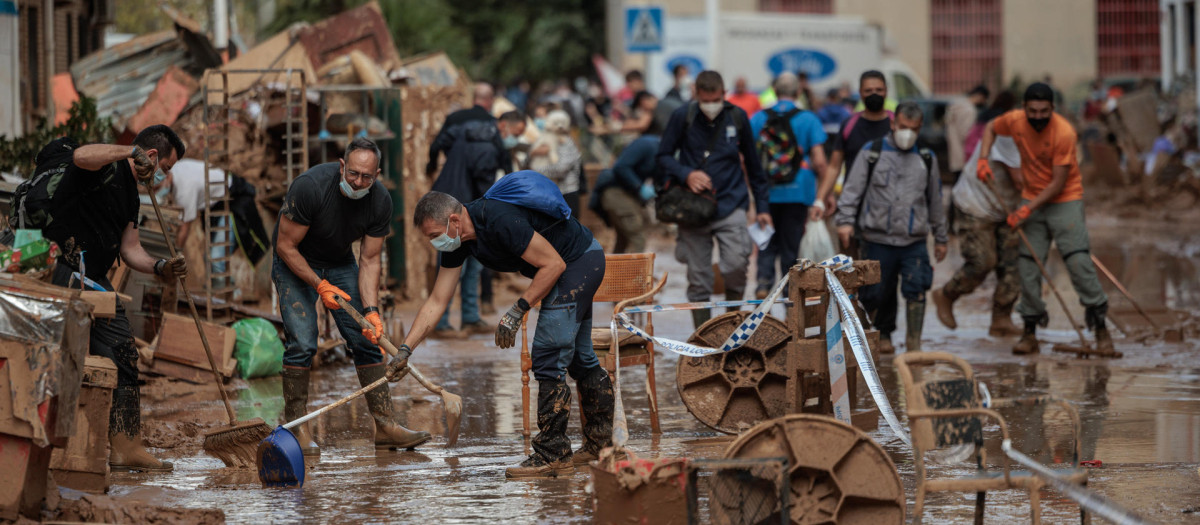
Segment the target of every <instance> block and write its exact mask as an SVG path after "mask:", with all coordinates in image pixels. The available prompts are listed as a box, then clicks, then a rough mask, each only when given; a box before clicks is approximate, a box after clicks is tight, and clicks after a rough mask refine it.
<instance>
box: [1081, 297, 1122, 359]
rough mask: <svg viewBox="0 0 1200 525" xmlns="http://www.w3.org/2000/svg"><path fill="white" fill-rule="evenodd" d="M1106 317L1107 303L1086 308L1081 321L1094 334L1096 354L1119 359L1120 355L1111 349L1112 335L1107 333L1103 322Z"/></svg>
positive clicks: (1106, 327)
mask: <svg viewBox="0 0 1200 525" xmlns="http://www.w3.org/2000/svg"><path fill="white" fill-rule="evenodd" d="M1106 315H1108V303H1103V304H1098V305H1096V306H1089V307H1087V308H1086V309H1085V310H1084V313H1083V319H1084V322H1086V323H1087V327H1088V328H1089V329H1091V330H1092V332H1093V333H1095V334H1096V352H1098V353H1100V354H1105V355H1111V356H1117V357H1120V353H1119V352H1117V350H1116V348H1114V347H1113V342H1112V335H1110V334H1109V333H1108V326H1107V325H1106V324H1105V320H1104V318H1105V316H1106Z"/></svg>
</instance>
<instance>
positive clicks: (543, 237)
mask: <svg viewBox="0 0 1200 525" xmlns="http://www.w3.org/2000/svg"><path fill="white" fill-rule="evenodd" d="M510 176H511V177H517V176H526V177H528V176H533V177H541V176H542V175H540V174H538V173H537V172H533V171H522V172H518V173H516V174H513V175H510ZM546 182H548V183H549V181H546ZM551 184H552V183H551ZM551 188H553V186H551ZM548 191H549V192H555V190H554V189H549V190H548ZM543 197H545V196H543ZM548 200H550V201H552V202H556V203H557V206H558V208H557V209H559V210H562V209H564V208H566V202H565V201H563V200H562V198H561V195H553V196H551V197H549V199H548ZM559 216H563V215H559ZM413 224H414V225H416V226H417V228H418V229H420V230H421V233H422V234H423V235H425V237H426V238H428V239H429V240H430V242H431V243H432V244H433V247H434V248H435V249H437V250H438V251H440V252H442V254H443V257H442V261H441V268H440V269H439V270H438V275H437V281H436V282H435V283H434V285H433V292H432V293H430V294H429V298H428V299H426V300H425V304H423V305H421V309H420V310H419V312H418V313H417V318H416V319H415V320H414V321H413V324H412V330H410V331H409V333H408V337H406V338H405V340H404V345H402V347H401V350H402V351H403V350H405V349H410V350H409V351H411V348H414V347H416V346H417V345H418V344H420V343H421V341H422V340H423V339H424V338H425V335H426V334H427V333H428V332H429V328H430V325H432V324H433V320H434V319H437V317H438V316H439V315H441V313H442V311H443V310H445V309H446V306H447V305H448V304H449V303H450V299H451V296H452V294H453V292H454V285H455V283H457V282H458V273H459V271H460V270H459V269H460V268H461V267H462V265H463V261H465V260H466V259H467V257H474V258H476V259H478V260H479V261H480V262H481V263H483V265H484V266H486V267H488V268H491V269H493V270H496V271H502V272H520V273H521V274H522V275H524V276H525V277H528V278H531V279H532V282H530V283H529V287H528V288H527V289H526V290H525V291H524V292H522V293H521V297H520V298H518V299H517V302H516V304H514V305H513V306H512V308H510V309H509V310H508V313H506V314H504V317H503V318H502V319H501V321H500V325H499V326H498V327H497V328H496V345H497V346H499V347H500V348H511V347H513V345H515V344H516V338H517V330H518V329H519V328H520V326H521V319H522V318H524V316H525V314H526V313H528V312H529V310H530V308H531V307H532V306H533V305H537V304H538V303H539V302H540V303H541V306H540V308H539V313H538V321H537V327H536V329H535V331H534V335H533V344H532V346H531V348H530V351H529V355H530V358H531V359H532V360H533V372H534V377H535V378H536V379H537V381H538V402H537V424H538V434H537V436H535V437H534V438H533V454H531V455H530V456H529V458H528V459H526V460H525V461H523V462H522V463H521V464H520V465H518V466H515V467H509V468H508V469H506V470H505V476H506V477H508V478H548V477H557V476H560V475H569V474H571V473H572V472H574V470H575V469H574V465H579V464H586V463H587V462H588V461H592V460H595V459H596V458H597V457H598V455H599V453H600V450H601V449H602V448H604V447H606V446H609V445H610V444H611V438H612V420H613V403H614V399H613V388H612V382H611V381H610V380H609V377H608V372H606V371H605V370H604V369H603V368H602V367H601V366H600V362H599V360H598V359H597V358H596V353H595V351H593V349H592V334H591V331H592V297H594V296H595V294H596V290H597V289H598V288H599V287H600V281H602V280H603V279H604V251H603V250H602V249H601V248H600V243H599V242H598V241H596V239H595V237H593V236H592V232H591V230H588V229H587V227H585V226H583V225H582V224H580V223H579V221H578V220H576V218H575V216H574V215H571V216H570V217H569V218H566V219H560V218H557V217H556V216H552V215H550V214H548V213H546V212H544V211H541V210H540V209H534V208H531V207H528V206H524V205H517V204H513V203H511V202H506V201H502V200H498V199H493V198H489V197H485V198H482V199H479V200H476V201H472V202H468V203H465V204H464V203H460V202H458V201H457V200H455V199H454V197H451V196H450V195H446V194H444V193H439V192H429V193H428V194H426V195H425V196H424V197H421V200H420V201H418V202H417V206H416V209H415V210H414V212H413ZM743 229H744V228H743ZM568 375H569V376H571V378H572V379H574V380H575V382H576V386H577V388H578V391H579V398H580V399H579V404H580V406H581V408H582V410H583V415H584V421H585V423H584V425H583V435H584V444H583V447H582V448H580V449H578V450H576V451H575V453H574V454H572V453H571V441H570V439H569V438H568V437H567V423H568V421H569V420H570V412H571V390H570V389H569V388H568V387H567V383H566V379H567V376H568Z"/></svg>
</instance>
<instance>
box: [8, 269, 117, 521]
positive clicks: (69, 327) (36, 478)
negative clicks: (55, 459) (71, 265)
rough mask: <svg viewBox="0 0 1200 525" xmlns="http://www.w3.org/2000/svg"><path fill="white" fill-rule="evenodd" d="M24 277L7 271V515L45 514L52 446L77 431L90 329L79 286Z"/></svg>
mask: <svg viewBox="0 0 1200 525" xmlns="http://www.w3.org/2000/svg"><path fill="white" fill-rule="evenodd" d="M18 277H21V276H11V275H10V274H3V275H0V472H3V473H4V475H3V477H0V520H16V518H17V514H18V513H19V514H22V515H24V516H25V517H27V518H32V519H40V518H41V510H42V501H43V500H44V499H45V497H46V489H47V474H48V472H49V466H50V454H51V447H60V448H61V447H64V446H66V445H67V438H68V437H69V436H71V435H72V434H73V433H74V432H76V430H77V429H76V428H75V421H76V419H75V410H76V407H77V405H78V400H79V390H80V388H79V385H80V379H81V376H82V374H83V369H84V357H85V356H86V355H87V351H88V333H89V332H90V329H91V318H90V316H89V313H90V310H91V307H90V306H89V305H88V303H86V302H84V301H82V300H80V299H79V292H78V291H77V290H68V289H66V288H60V287H57V286H50V285H47V284H42V283H40V282H37V281H33V280H18V279H17V278H18ZM107 415H108V414H107V412H105V417H106V418H107Z"/></svg>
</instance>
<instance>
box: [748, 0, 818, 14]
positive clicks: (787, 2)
mask: <svg viewBox="0 0 1200 525" xmlns="http://www.w3.org/2000/svg"><path fill="white" fill-rule="evenodd" d="M758 5H759V8H760V10H761V11H773V12H778V13H812V14H820V15H831V14H833V0H759V2H758Z"/></svg>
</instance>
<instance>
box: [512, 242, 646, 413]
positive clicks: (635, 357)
mask: <svg viewBox="0 0 1200 525" xmlns="http://www.w3.org/2000/svg"><path fill="white" fill-rule="evenodd" d="M666 283H667V276H666V274H664V275H663V276H662V278H661V279H659V281H658V283H657V284H656V283H655V282H654V254H653V253H625V254H614V255H607V254H606V255H605V256H604V279H603V280H602V281H600V288H598V289H597V290H596V295H595V297H593V299H592V302H593V303H604V302H613V303H617V304H616V305H614V306H613V315H616V314H617V313H620V312H621V310H623V309H625V308H626V307H628V306H633V305H640V304H646V303H649V302H651V301H652V300H653V298H654V295H655V294H657V293H658V291H659V290H662V287H663V286H664V285H665V284H666ZM651 315H652V314H650V313H647V314H646V326H645V330H646V332H648V333H649V334H651V335H654V321H653V318H652V317H651ZM593 317H594V316H593ZM528 318H529V315H528V314H526V316H525V319H522V320H521V422H522V424H523V425H524V426H523V427H522V429H523V430H522V434H523V435H524V436H525V437H529V435H530V422H529V403H530V400H529V371H530V370H532V368H533V361H532V359H530V357H529V339H528V329H527V327H526V326H525V324H526V320H528ZM592 326H593V328H592V334H591V336H592V346H593V347H594V349H595V352H596V358H597V359H599V360H600V366H603V367H604V369H605V370H607V371H608V374H609V377H611V376H612V375H613V374H614V373H616V371H617V367H626V366H634V365H644V366H645V367H646V397H647V398H648V401H649V403H650V429H651V432H653V433H654V434H660V433H662V431H661V430H660V429H659V424H658V388H657V387H656V386H655V384H654V342H653V341H647V340H644V339H642V338H640V337H637V336H634V335H633V334H631V333H629V332H628V331H626V330H624V329H620V328H618V331H617V338H616V340H614V339H613V337H612V330H611V329H610V328H609V327H596V326H595V325H594V324H593V325H592ZM618 345H620V352H619V354H620V356H621V359H620V362H619V363H618V362H617V354H618V352H617V350H618V349H617V346H618ZM580 413H581V414H582V412H580Z"/></svg>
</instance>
